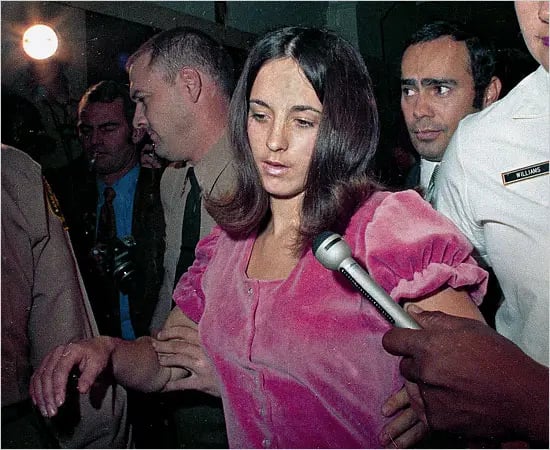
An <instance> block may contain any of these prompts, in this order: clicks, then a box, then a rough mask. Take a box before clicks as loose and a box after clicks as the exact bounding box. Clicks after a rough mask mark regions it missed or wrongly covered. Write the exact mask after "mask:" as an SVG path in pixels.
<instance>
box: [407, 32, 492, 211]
mask: <svg viewBox="0 0 550 450" xmlns="http://www.w3.org/2000/svg"><path fill="white" fill-rule="evenodd" d="M494 71H495V57H494V54H493V52H492V51H491V49H490V48H489V47H487V46H485V45H484V44H483V42H482V41H481V40H480V39H479V38H478V37H477V36H474V35H472V34H470V33H469V32H467V31H465V30H462V29H461V28H459V27H458V26H457V25H455V24H451V23H448V22H434V23H429V24H426V25H424V26H423V27H421V28H420V29H419V30H418V31H416V33H414V34H413V35H412V36H411V38H410V40H409V42H408V45H407V47H406V49H405V52H404V54H403V57H402V59H401V110H402V112H403V117H404V119H405V123H406V125H407V129H408V131H409V136H410V139H411V143H412V144H413V146H414V148H415V149H416V151H417V152H418V153H419V154H420V163H419V165H417V166H414V167H413V169H412V171H411V173H410V174H409V177H408V183H407V184H409V185H410V186H416V185H418V184H420V186H421V187H422V188H424V190H425V198H426V200H428V201H430V200H431V194H432V191H431V189H430V188H431V187H432V186H433V182H432V183H431V184H430V181H431V178H432V174H433V173H434V169H435V168H436V166H437V165H438V164H439V161H441V158H442V157H443V154H444V153H445V149H446V148H447V145H448V144H449V141H450V139H451V136H452V135H453V133H454V132H455V130H456V128H457V126H458V123H459V122H460V120H461V119H462V118H464V117H465V116H467V115H468V114H471V113H473V112H476V111H479V110H480V109H483V108H485V107H487V106H489V105H490V104H491V103H493V102H494V101H495V100H497V99H498V97H499V94H500V89H501V82H500V80H499V79H498V78H497V77H495V76H493V74H494ZM434 182H435V179H434Z"/></svg>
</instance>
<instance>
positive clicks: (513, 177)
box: [501, 161, 548, 185]
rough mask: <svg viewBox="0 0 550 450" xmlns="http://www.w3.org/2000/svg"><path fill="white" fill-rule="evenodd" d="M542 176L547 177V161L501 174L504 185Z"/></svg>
mask: <svg viewBox="0 0 550 450" xmlns="http://www.w3.org/2000/svg"><path fill="white" fill-rule="evenodd" d="M542 175H548V161H545V162H541V163H538V164H533V165H532V166H527V167H522V168H521V169H515V170H510V171H509V172H503V173H502V174H501V176H502V183H503V184H504V185H507V184H512V183H517V182H518V181H523V180H529V179H531V178H535V177H540V176H542Z"/></svg>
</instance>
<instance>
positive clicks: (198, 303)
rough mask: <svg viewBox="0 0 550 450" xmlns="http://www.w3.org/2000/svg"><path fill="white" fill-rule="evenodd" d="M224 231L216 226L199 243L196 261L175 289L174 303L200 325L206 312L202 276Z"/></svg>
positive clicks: (196, 250)
mask: <svg viewBox="0 0 550 450" xmlns="http://www.w3.org/2000/svg"><path fill="white" fill-rule="evenodd" d="M221 233H222V230H221V228H220V227H218V226H216V227H214V228H213V230H212V232H211V233H210V234H209V235H207V236H205V237H204V238H203V239H201V240H200V241H199V243H198V244H197V247H196V249H195V261H194V262H193V264H192V265H191V267H189V269H188V270H187V272H186V273H184V274H183V276H182V277H181V278H180V280H179V282H178V284H177V285H176V288H175V289H174V295H173V298H174V302H175V303H176V305H177V306H179V308H180V309H181V310H182V311H183V312H184V313H185V315H186V316H187V317H189V318H190V319H191V320H192V321H194V322H196V323H198V322H199V320H200V319H201V317H202V314H203V312H204V307H205V304H204V292H203V291H202V276H203V274H204V272H205V271H206V269H207V268H208V263H209V262H210V260H211V259H212V257H213V255H214V253H215V251H216V247H217V243H218V238H219V237H220V234H221Z"/></svg>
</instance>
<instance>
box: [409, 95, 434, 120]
mask: <svg viewBox="0 0 550 450" xmlns="http://www.w3.org/2000/svg"><path fill="white" fill-rule="evenodd" d="M413 115H414V117H415V118H416V119H420V118H422V117H433V115H434V112H433V108H432V104H431V101H430V99H429V98H428V96H427V95H425V94H422V93H419V94H418V95H417V96H416V98H415V100H414V107H413Z"/></svg>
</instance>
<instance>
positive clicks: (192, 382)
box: [153, 308, 220, 397]
mask: <svg viewBox="0 0 550 450" xmlns="http://www.w3.org/2000/svg"><path fill="white" fill-rule="evenodd" d="M153 348H154V349H155V351H156V352H157V355H158V360H159V363H160V365H161V366H163V367H166V368H170V370H171V376H170V380H169V381H168V383H167V384H166V385H165V386H164V389H163V390H164V391H175V390H184V389H195V390H199V391H202V392H206V393H207V394H211V395H214V396H217V397H219V396H220V391H219V383H218V379H217V376H216V372H215V368H214V364H213V363H212V361H211V360H210V358H209V357H208V356H207V355H206V353H205V352H204V350H203V348H202V346H201V344H200V339H199V332H198V326H197V324H196V323H195V322H193V321H192V320H190V319H189V318H187V317H186V316H185V315H184V314H183V313H182V312H181V310H179V308H175V309H174V310H173V311H172V313H171V314H170V317H169V319H168V320H167V322H166V324H165V326H164V328H163V329H162V331H160V333H158V335H157V339H156V340H153Z"/></svg>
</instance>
